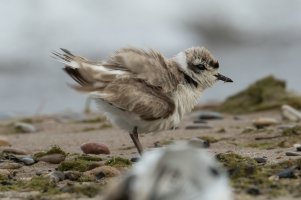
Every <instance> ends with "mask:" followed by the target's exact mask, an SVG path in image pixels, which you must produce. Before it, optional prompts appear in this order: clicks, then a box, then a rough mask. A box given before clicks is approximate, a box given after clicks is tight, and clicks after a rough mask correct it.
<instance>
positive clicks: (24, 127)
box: [14, 122, 37, 133]
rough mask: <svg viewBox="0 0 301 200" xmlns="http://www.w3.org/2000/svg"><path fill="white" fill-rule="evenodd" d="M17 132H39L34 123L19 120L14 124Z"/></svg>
mask: <svg viewBox="0 0 301 200" xmlns="http://www.w3.org/2000/svg"><path fill="white" fill-rule="evenodd" d="M14 127H15V129H16V131H17V132H20V133H34V132H37V128H36V127H35V126H33V125H32V124H29V123H25V122H17V123H15V125H14Z"/></svg>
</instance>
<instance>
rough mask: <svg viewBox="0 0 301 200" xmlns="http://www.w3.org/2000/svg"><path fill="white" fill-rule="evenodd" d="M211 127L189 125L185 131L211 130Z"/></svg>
mask: <svg viewBox="0 0 301 200" xmlns="http://www.w3.org/2000/svg"><path fill="white" fill-rule="evenodd" d="M211 128H212V127H211V126H208V125H189V126H186V127H185V129H187V130H195V129H211Z"/></svg>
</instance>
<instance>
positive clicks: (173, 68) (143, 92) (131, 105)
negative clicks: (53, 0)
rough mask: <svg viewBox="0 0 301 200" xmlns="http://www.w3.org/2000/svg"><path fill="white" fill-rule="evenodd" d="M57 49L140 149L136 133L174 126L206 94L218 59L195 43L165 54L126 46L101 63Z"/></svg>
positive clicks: (70, 70)
mask: <svg viewBox="0 0 301 200" xmlns="http://www.w3.org/2000/svg"><path fill="white" fill-rule="evenodd" d="M61 50H62V51H63V53H58V52H54V57H55V58H56V59H57V60H59V61H60V62H62V63H64V64H65V65H66V66H65V68H64V70H65V71H66V72H67V73H68V74H69V75H70V76H71V77H72V78H73V79H74V80H75V81H77V82H78V83H79V85H77V86H73V87H74V88H75V89H77V90H79V91H84V92H90V94H91V96H92V98H94V99H95V100H96V102H97V105H98V107H99V108H100V109H101V110H102V111H104V112H105V114H106V115H107V116H108V118H109V119H110V120H111V122H112V123H113V124H116V125H117V126H118V127H120V128H122V129H125V130H127V131H129V133H130V136H131V138H132V140H133V142H134V144H135V146H136V148H137V149H138V152H139V153H140V154H141V153H142V145H141V143H140V141H139V139H138V133H148V132H154V131H161V130H167V129H172V128H174V127H176V126H177V125H178V124H179V122H180V121H181V119H182V117H183V115H184V114H185V113H187V112H190V111H191V110H192V109H193V107H194V106H195V104H196V103H197V99H198V97H199V96H200V95H201V94H202V92H203V91H204V90H205V89H206V88H208V87H210V86H212V85H213V84H214V83H215V82H216V81H217V80H222V81H224V82H232V80H231V79H230V78H228V77H225V76H223V75H221V74H220V73H218V68H219V63H218V61H217V60H216V59H215V58H214V57H213V56H212V54H211V53H210V52H209V51H208V50H207V49H206V48H204V47H193V48H189V49H186V50H185V51H183V52H180V53H179V54H177V55H176V56H175V57H173V58H170V59H168V58H166V57H164V56H163V55H162V54H161V53H159V52H157V51H155V50H148V51H145V50H141V49H137V48H124V49H121V50H118V51H116V52H115V53H114V54H113V55H112V56H111V57H110V58H109V59H107V60H105V61H102V62H95V61H90V60H87V59H85V58H83V57H80V56H75V55H73V54H72V53H70V52H69V51H68V50H65V49H61Z"/></svg>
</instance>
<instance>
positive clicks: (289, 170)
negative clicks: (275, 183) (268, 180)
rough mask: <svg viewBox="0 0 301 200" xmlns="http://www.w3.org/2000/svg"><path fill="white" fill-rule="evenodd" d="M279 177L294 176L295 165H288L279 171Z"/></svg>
mask: <svg viewBox="0 0 301 200" xmlns="http://www.w3.org/2000/svg"><path fill="white" fill-rule="evenodd" d="M277 176H278V177H279V178H296V175H295V167H290V168H287V169H284V170H283V171H281V172H280V173H279V174H278V175H277Z"/></svg>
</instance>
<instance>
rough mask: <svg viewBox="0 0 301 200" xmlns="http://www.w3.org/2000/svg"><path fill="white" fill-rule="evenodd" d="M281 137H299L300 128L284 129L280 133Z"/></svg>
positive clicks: (300, 133) (298, 126)
mask: <svg viewBox="0 0 301 200" xmlns="http://www.w3.org/2000/svg"><path fill="white" fill-rule="evenodd" d="M282 135H283V136H293V137H294V136H300V135H301V126H300V125H297V126H294V127H292V128H286V129H284V130H283V131H282Z"/></svg>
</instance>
